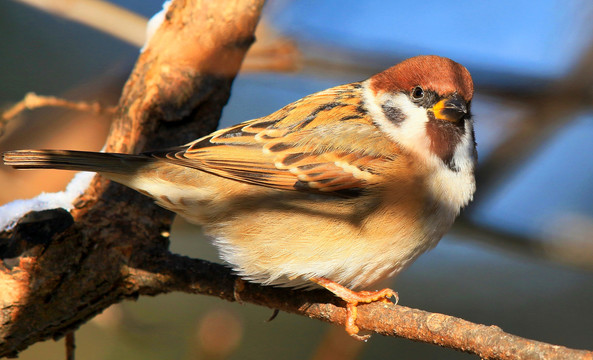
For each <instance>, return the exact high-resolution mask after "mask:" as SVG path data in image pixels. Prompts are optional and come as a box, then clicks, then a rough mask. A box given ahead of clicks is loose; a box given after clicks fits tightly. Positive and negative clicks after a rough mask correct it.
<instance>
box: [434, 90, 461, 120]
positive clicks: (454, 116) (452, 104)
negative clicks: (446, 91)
mask: <svg viewBox="0 0 593 360" xmlns="http://www.w3.org/2000/svg"><path fill="white" fill-rule="evenodd" d="M432 112H433V114H434V117H435V118H437V119H439V120H445V121H450V122H458V121H459V120H460V119H461V118H463V117H464V116H465V115H466V114H467V103H466V102H465V100H463V98H461V96H459V95H458V94H454V95H451V96H449V97H447V98H444V99H442V100H441V101H439V102H438V103H436V104H435V105H434V106H433V107H432Z"/></svg>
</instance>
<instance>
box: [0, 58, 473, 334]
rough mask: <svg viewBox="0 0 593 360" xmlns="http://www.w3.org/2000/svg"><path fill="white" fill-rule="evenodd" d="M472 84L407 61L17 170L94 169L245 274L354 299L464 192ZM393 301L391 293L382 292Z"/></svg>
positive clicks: (32, 155)
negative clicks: (174, 134)
mask: <svg viewBox="0 0 593 360" xmlns="http://www.w3.org/2000/svg"><path fill="white" fill-rule="evenodd" d="M473 91H474V85H473V81H472V77H471V75H470V73H469V71H468V70H467V69H466V68H465V67H464V66H463V65H461V64H459V63H457V62H455V61H453V60H451V59H448V58H445V57H440V56H436V55H424V56H416V57H412V58H409V59H406V60H404V61H402V62H400V63H398V64H396V65H395V66H392V67H390V68H388V69H387V70H384V71H382V72H380V73H378V74H376V75H373V76H371V77H370V78H368V79H366V80H364V81H359V82H353V83H349V84H345V85H339V86H336V87H332V88H330V89H327V90H324V91H320V92H317V93H314V94H311V95H308V96H305V97H303V98H301V99H300V100H297V101H295V102H293V103H291V104H288V105H286V106H284V107H283V108H281V109H280V110H278V111H276V112H273V113H272V114H270V115H267V116H263V117H261V118H257V119H253V120H248V121H245V122H242V123H240V124H237V125H234V126H231V127H228V128H224V129H221V130H217V131H215V132H213V133H211V134H210V135H207V136H204V137H202V138H199V139H197V140H195V141H192V142H190V143H188V144H185V145H183V146H178V147H175V148H170V149H166V150H157V151H150V152H144V153H141V154H136V155H133V154H117V153H103V152H83V151H67V150H16V151H8V152H5V153H4V154H3V160H4V164H6V165H10V166H12V167H14V168H17V169H33V168H53V169H66V170H76V171H94V172H97V173H99V174H101V175H103V176H105V177H107V178H108V179H110V180H113V181H115V182H118V183H121V184H123V185H126V186H128V187H130V188H132V189H135V190H137V191H139V192H140V193H142V194H144V195H146V196H149V197H151V198H153V199H154V201H155V202H156V203H157V204H158V205H160V206H162V207H164V208H166V209H169V210H171V211H173V212H175V213H177V214H178V215H180V216H182V217H184V218H185V219H187V220H188V221H189V222H191V223H195V224H199V225H202V227H203V229H204V231H205V233H206V234H207V235H208V236H209V237H210V238H211V239H212V241H213V243H214V245H215V246H216V247H217V248H218V251H219V254H220V257H221V258H222V259H223V260H224V261H225V262H226V263H227V264H229V266H231V267H232V269H233V270H234V272H235V273H236V274H237V275H238V276H240V277H241V278H242V279H244V280H246V281H251V282H255V283H259V284H262V285H270V286H287V287H292V288H305V289H310V288H319V287H323V288H326V289H327V290H329V291H331V292H332V293H334V294H335V295H336V296H337V297H339V298H341V299H342V300H344V301H345V303H346V310H347V312H346V321H345V328H346V331H347V332H348V334H350V335H352V336H353V337H355V338H357V339H360V340H366V339H367V338H368V335H366V336H363V335H360V334H359V328H358V326H357V325H356V319H357V306H358V305H359V304H362V303H371V302H395V303H397V300H398V294H397V293H396V292H395V291H393V290H392V289H389V288H386V289H383V290H379V291H371V290H360V289H362V288H368V287H369V286H371V285H373V284H374V283H377V282H379V281H380V280H383V279H386V278H389V277H392V276H395V275H397V274H399V273H400V272H401V271H402V270H404V269H405V268H406V267H408V266H409V265H410V264H411V263H412V262H413V261H414V260H415V259H416V258H418V256H420V255H421V254H422V253H424V252H425V251H427V250H429V249H431V248H433V247H434V246H436V244H437V243H438V241H439V240H440V239H441V237H442V236H443V235H444V234H445V233H446V232H447V231H448V230H449V228H450V227H451V225H452V224H453V222H454V220H455V218H456V217H457V215H458V214H459V213H460V211H461V209H462V208H463V207H465V206H466V205H467V204H468V203H469V202H470V201H471V200H472V199H473V195H474V192H475V188H476V186H475V179H474V169H475V167H476V164H477V150H476V141H475V135H474V127H473V126H474V121H473V118H472V115H471V111H470V110H471V101H472V97H473ZM394 299H395V300H394Z"/></svg>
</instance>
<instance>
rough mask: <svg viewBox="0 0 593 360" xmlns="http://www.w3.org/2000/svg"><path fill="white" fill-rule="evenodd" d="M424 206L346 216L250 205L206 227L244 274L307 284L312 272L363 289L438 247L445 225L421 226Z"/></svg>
mask: <svg viewBox="0 0 593 360" xmlns="http://www.w3.org/2000/svg"><path fill="white" fill-rule="evenodd" d="M342 211H343V210H342ZM421 211H423V210H421V209H414V211H410V209H398V210H397V211H395V213H394V212H391V213H390V212H388V211H386V212H385V213H383V214H381V213H380V212H379V214H377V212H376V211H375V212H373V216H368V217H366V218H361V219H359V220H358V221H356V220H354V221H352V220H350V221H347V220H345V218H344V217H343V216H342V215H343V214H341V211H335V212H330V213H323V214H319V213H315V211H314V209H313V210H312V208H310V207H309V208H307V209H306V210H303V209H299V210H295V209H292V211H279V210H278V209H275V210H273V211H272V210H261V209H253V211H252V212H250V213H243V214H241V216H236V217H233V216H230V217H229V218H227V219H226V220H224V221H221V222H217V223H216V224H210V225H207V226H206V230H207V232H208V233H209V234H210V235H212V237H213V238H214V243H215V245H216V246H217V247H218V249H219V251H220V254H221V257H222V258H223V259H224V260H225V261H226V262H228V263H230V264H231V265H233V268H234V269H235V270H236V271H237V273H238V274H239V275H241V276H242V277H243V278H245V279H247V280H251V281H255V282H259V283H263V284H274V285H286V286H309V285H310V284H311V283H310V282H309V281H308V280H309V279H310V278H311V277H325V278H328V279H330V280H333V281H335V282H338V283H340V284H342V285H344V286H348V287H351V288H361V287H366V286H369V285H371V284H373V283H375V282H377V281H380V280H382V279H384V278H386V277H389V276H392V275H395V274H397V273H399V272H400V271H401V270H403V269H404V268H406V267H407V266H408V265H410V264H411V263H412V262H413V261H414V260H415V259H416V258H417V257H418V256H419V255H420V254H422V253H423V252H424V251H426V250H428V249H430V248H432V247H433V246H434V245H436V243H437V242H438V240H439V239H440V237H441V236H442V235H443V233H444V232H445V231H446V229H448V227H449V226H450V223H449V224H437V226H436V227H435V225H434V224H426V223H424V220H423V219H424V218H425V217H424V215H422V214H421ZM361 216H362V215H361ZM437 227H438V229H437Z"/></svg>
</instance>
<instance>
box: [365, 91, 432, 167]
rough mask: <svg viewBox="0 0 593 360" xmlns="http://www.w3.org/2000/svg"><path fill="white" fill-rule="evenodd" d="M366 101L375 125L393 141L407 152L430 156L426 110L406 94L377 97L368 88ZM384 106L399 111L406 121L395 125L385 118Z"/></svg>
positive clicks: (387, 94) (386, 94)
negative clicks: (382, 106)
mask: <svg viewBox="0 0 593 360" xmlns="http://www.w3.org/2000/svg"><path fill="white" fill-rule="evenodd" d="M364 100H365V105H366V106H367V109H368V111H369V113H370V114H371V116H372V117H373V121H374V122H375V124H376V125H377V126H378V127H379V128H380V129H381V131H383V132H384V133H385V134H387V136H389V138H390V139H391V140H393V141H394V142H395V143H397V144H399V145H401V146H402V148H403V149H405V150H407V151H412V152H415V153H420V154H422V155H424V156H428V155H429V149H430V139H429V138H428V137H427V136H426V123H427V122H428V116H427V114H426V109H424V108H422V107H419V106H417V105H416V104H414V103H413V102H412V101H410V99H409V98H408V96H407V95H406V94H404V93H400V94H390V93H383V94H381V95H379V96H378V97H375V96H374V95H373V94H372V92H371V90H370V89H369V88H368V87H367V88H366V89H365V93H364ZM382 104H386V105H389V106H392V107H394V108H397V109H399V110H400V111H401V112H402V113H403V115H404V116H405V119H404V120H403V121H402V122H400V123H397V124H396V123H393V122H392V121H391V120H389V119H388V118H387V117H386V116H385V113H384V112H383V109H382V108H381V105H382Z"/></svg>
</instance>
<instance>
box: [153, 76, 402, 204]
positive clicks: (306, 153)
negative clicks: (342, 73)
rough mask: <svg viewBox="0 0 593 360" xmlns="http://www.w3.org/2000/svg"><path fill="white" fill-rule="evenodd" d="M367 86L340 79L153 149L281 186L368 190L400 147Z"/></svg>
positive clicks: (225, 173)
mask: <svg viewBox="0 0 593 360" xmlns="http://www.w3.org/2000/svg"><path fill="white" fill-rule="evenodd" d="M360 93H361V87H360V84H359V83H354V84H348V85H343V86H339V87H335V88H332V89H329V90H326V91H323V92H320V93H316V94H313V95H310V96H308V97H305V98H303V99H301V100H298V101H296V102H294V103H292V104H290V105H287V106H286V107H284V108H282V109H280V110H278V111H277V112H275V113H272V114H270V115H268V116H266V117H263V118H259V119H255V120H251V121H247V122H244V123H241V124H238V125H235V126H232V127H230V128H226V129H222V130H219V131H216V132H214V133H212V134H210V135H208V136H206V137H203V138H201V139H198V140H196V141H194V142H191V143H189V144H187V145H185V146H183V147H181V148H178V149H176V150H172V151H169V152H164V153H152V156H156V157H160V158H165V159H167V160H168V161H172V162H175V163H178V164H180V165H184V166H188V167H192V168H196V169H200V170H203V171H206V172H209V173H212V174H216V175H219V176H222V177H225V178H229V179H233V180H237V181H242V182H246V183H250V184H256V185H262V186H267V187H271V188H276V189H285V190H301V191H314V192H330V193H331V192H337V193H339V194H344V193H348V192H349V191H358V190H362V189H364V188H366V187H368V186H369V185H372V184H376V183H378V182H379V181H380V177H381V174H380V169H381V167H383V166H386V165H388V163H389V162H391V161H392V160H393V158H394V156H395V155H394V154H396V153H397V149H396V145H395V143H393V142H392V141H390V140H388V139H387V138H386V137H385V136H384V135H382V134H381V133H380V131H379V130H378V129H377V128H376V126H374V125H373V123H372V121H371V119H370V117H369V115H368V114H367V112H366V110H364V108H363V106H362V103H361V94H360Z"/></svg>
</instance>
